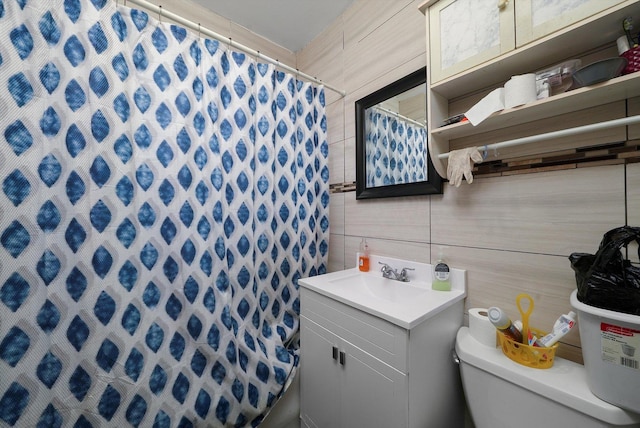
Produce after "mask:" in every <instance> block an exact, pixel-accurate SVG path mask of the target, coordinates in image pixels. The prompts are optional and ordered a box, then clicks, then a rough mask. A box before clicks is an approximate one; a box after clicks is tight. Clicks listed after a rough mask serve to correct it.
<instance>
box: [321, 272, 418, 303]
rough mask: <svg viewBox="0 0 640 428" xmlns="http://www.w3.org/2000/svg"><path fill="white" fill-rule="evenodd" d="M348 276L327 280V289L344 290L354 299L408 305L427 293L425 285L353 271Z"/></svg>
mask: <svg viewBox="0 0 640 428" xmlns="http://www.w3.org/2000/svg"><path fill="white" fill-rule="evenodd" d="M353 270H354V272H353V273H351V274H350V275H346V276H343V277H341V278H336V279H331V280H329V281H328V282H329V284H330V285H329V287H340V288H344V290H343V292H345V293H350V294H353V295H354V297H362V298H363V299H364V298H374V299H381V300H385V301H387V302H393V303H410V302H411V301H412V300H413V299H415V298H417V297H419V296H422V295H424V294H426V293H428V292H429V290H428V289H427V288H426V287H425V285H426V284H420V285H417V282H416V281H414V282H413V283H411V282H400V281H394V280H392V279H388V278H383V277H382V275H379V276H378V275H367V274H364V273H362V272H359V271H357V270H356V269H353Z"/></svg>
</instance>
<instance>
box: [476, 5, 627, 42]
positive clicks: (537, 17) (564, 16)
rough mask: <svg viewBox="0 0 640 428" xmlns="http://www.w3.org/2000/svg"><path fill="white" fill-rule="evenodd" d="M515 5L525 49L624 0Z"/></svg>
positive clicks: (519, 33)
mask: <svg viewBox="0 0 640 428" xmlns="http://www.w3.org/2000/svg"><path fill="white" fill-rule="evenodd" d="M511 1H513V2H515V9H516V10H515V12H516V47H522V46H524V45H526V44H527V43H529V42H532V41H534V40H537V39H540V38H542V37H544V36H546V35H548V34H552V33H554V32H556V31H558V30H562V29H563V28H566V27H568V26H570V25H572V24H575V23H577V22H580V21H582V20H584V19H586V18H588V17H590V16H592V15H595V14H597V13H599V12H602V11H606V10H607V9H609V8H610V7H612V6H615V5H616V4H619V3H622V2H623V1H624V0H511ZM489 3H491V1H489ZM576 42H578V41H576Z"/></svg>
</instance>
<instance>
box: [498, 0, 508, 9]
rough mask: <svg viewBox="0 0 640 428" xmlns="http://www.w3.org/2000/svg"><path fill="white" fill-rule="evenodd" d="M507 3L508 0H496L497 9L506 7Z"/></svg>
mask: <svg viewBox="0 0 640 428" xmlns="http://www.w3.org/2000/svg"><path fill="white" fill-rule="evenodd" d="M507 3H509V0H498V9H500V10H502V9H504V8H505V7H507Z"/></svg>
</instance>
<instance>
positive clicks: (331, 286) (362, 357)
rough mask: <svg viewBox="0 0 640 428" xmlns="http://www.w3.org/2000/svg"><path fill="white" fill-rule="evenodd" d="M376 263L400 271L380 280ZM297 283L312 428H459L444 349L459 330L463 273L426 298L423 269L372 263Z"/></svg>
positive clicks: (455, 382) (306, 422)
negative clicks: (397, 276)
mask: <svg viewBox="0 0 640 428" xmlns="http://www.w3.org/2000/svg"><path fill="white" fill-rule="evenodd" d="M379 261H383V262H385V263H388V264H389V265H390V266H392V267H393V268H396V269H398V270H400V269H402V268H403V267H407V268H410V269H415V270H414V271H409V274H410V275H409V278H410V281H409V282H400V281H396V280H392V279H387V278H382V274H381V273H380V270H379V269H376V268H378V267H379V266H380V265H379V264H378V262H379ZM371 266H372V270H371V271H370V272H367V273H362V272H359V271H358V269H357V268H354V269H348V270H344V271H340V272H334V273H330V274H326V275H321V276H317V277H313V278H304V279H301V280H300V285H301V287H300V304H301V318H300V341H301V348H300V350H301V362H300V365H301V378H300V388H301V390H300V395H301V405H300V408H301V411H300V413H301V420H302V423H303V426H305V427H308V428H311V427H314V428H339V427H345V428H346V427H350V428H351V427H394V428H396V427H398V428H400V427H415V428H418V427H425V426H462V425H463V415H464V410H463V409H464V407H463V405H464V398H463V395H462V390H461V387H460V381H459V375H458V368H457V366H456V365H455V364H454V363H453V361H452V358H451V351H452V349H453V346H454V342H455V335H456V332H457V330H458V328H459V327H460V326H461V325H462V322H463V312H464V298H465V296H466V292H465V289H466V288H465V271H461V270H457V269H452V290H451V291H450V292H440V291H433V290H431V284H430V283H431V265H428V264H421V263H414V262H408V261H402V260H397V259H390V258H380V257H377V256H371Z"/></svg>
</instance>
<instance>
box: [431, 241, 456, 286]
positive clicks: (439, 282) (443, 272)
mask: <svg viewBox="0 0 640 428" xmlns="http://www.w3.org/2000/svg"><path fill="white" fill-rule="evenodd" d="M442 253H443V249H442V247H440V249H439V252H438V261H437V262H436V264H435V266H434V267H433V279H432V280H431V288H432V289H434V290H437V291H451V279H450V278H449V274H450V271H449V265H447V264H446V263H445V261H444V258H443V255H442Z"/></svg>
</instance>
